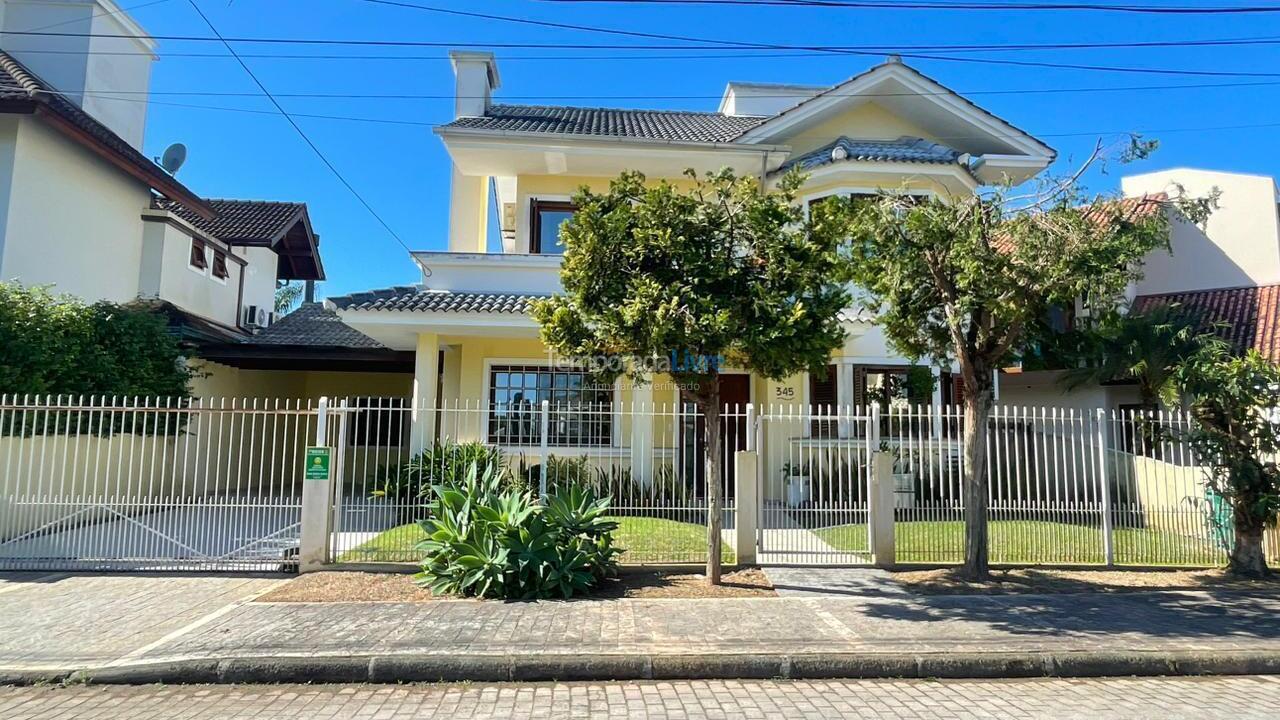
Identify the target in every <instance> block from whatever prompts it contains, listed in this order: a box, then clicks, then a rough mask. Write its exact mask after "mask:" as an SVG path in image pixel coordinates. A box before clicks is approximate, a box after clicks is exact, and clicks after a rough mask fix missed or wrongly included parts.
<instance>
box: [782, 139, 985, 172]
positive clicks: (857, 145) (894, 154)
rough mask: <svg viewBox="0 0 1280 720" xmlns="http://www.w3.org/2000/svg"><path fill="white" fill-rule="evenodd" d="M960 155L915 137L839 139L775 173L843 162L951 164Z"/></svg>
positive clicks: (793, 161) (800, 157)
mask: <svg viewBox="0 0 1280 720" xmlns="http://www.w3.org/2000/svg"><path fill="white" fill-rule="evenodd" d="M960 155H961V153H960V151H959V150H954V149H952V148H949V147H947V146H946V145H940V144H938V143H935V142H930V141H928V140H925V139H923V138H918V137H907V136H903V137H900V138H898V139H897V140H854V139H851V138H848V137H845V136H841V137H839V138H838V139H836V141H835V142H832V143H829V144H827V145H824V146H822V147H820V148H818V149H817V150H811V151H809V152H807V153H805V154H804V155H801V156H799V157H796V158H794V159H792V160H790V161H788V162H787V163H786V164H784V165H783V166H782V167H781V168H778V171H779V172H785V171H787V170H790V169H791V168H794V167H799V168H800V169H801V170H812V169H813V168H816V167H821V166H823V165H830V164H832V163H836V162H845V161H855V162H856V161H863V162H868V161H870V162H908V163H936V164H951V163H955V162H956V161H957V160H959V158H960Z"/></svg>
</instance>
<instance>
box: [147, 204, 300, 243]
mask: <svg viewBox="0 0 1280 720" xmlns="http://www.w3.org/2000/svg"><path fill="white" fill-rule="evenodd" d="M205 202H206V203H207V204H208V205H209V207H211V208H213V212H214V216H213V217H211V218H202V217H200V216H198V215H196V214H195V213H192V212H191V211H190V210H188V209H187V208H185V207H183V206H182V205H181V204H180V203H174V202H170V201H166V200H157V201H156V202H155V205H156V207H158V208H160V209H161V210H168V211H170V212H172V213H174V214H176V215H178V217H181V218H182V219H183V220H186V221H187V222H189V223H191V224H192V225H195V226H196V227H197V228H199V229H200V230H203V231H205V232H207V233H209V234H210V235H212V236H214V237H216V238H218V239H219V240H222V241H224V242H227V243H231V244H271V243H274V242H275V241H276V240H279V239H280V238H281V237H283V236H284V234H285V233H286V232H288V231H289V230H290V229H292V228H293V226H294V224H295V223H297V222H298V221H299V220H301V219H302V216H303V215H304V214H306V212H307V206H306V204H305V203H299V202H277V201H273V200H225V199H218V198H209V199H206V200H205Z"/></svg>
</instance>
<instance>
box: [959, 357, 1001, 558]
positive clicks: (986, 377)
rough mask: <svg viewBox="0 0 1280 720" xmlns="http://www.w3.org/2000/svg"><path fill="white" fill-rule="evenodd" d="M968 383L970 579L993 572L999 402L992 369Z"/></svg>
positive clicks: (966, 545) (966, 511) (965, 494)
mask: <svg viewBox="0 0 1280 720" xmlns="http://www.w3.org/2000/svg"><path fill="white" fill-rule="evenodd" d="M969 375H972V380H971V381H970V380H969V378H968V377H966V382H965V386H964V391H965V392H964V395H965V397H964V467H965V473H964V487H963V489H962V490H961V500H962V501H963V502H964V565H963V566H961V568H960V574H961V575H962V576H963V577H964V578H965V579H966V580H985V579H987V577H988V576H989V573H990V568H989V567H988V541H987V493H988V491H987V486H988V482H987V425H988V422H989V420H990V416H991V408H992V405H994V403H995V398H994V392H995V388H994V387H993V381H992V378H991V372H990V371H987V370H985V369H981V370H977V371H976V372H973V373H970V374H969Z"/></svg>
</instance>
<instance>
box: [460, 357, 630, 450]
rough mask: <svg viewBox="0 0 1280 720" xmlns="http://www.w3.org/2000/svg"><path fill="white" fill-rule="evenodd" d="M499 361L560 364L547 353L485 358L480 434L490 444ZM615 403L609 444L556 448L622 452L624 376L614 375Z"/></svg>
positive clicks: (522, 447) (521, 447)
mask: <svg viewBox="0 0 1280 720" xmlns="http://www.w3.org/2000/svg"><path fill="white" fill-rule="evenodd" d="M495 365H519V366H523V367H535V368H555V367H557V366H558V365H559V364H558V363H555V362H552V361H550V360H548V359H547V358H545V357H542V358H500V357H499V358H485V359H484V381H483V382H482V383H481V389H480V392H481V393H482V398H481V400H480V406H481V408H482V412H481V415H480V437H481V442H483V443H485V444H486V445H488V444H490V443H489V411H490V408H489V398H490V397H491V395H492V393H491V391H492V390H493V366H495ZM612 403H613V408H612V409H613V412H612V417H611V418H610V420H609V422H610V428H609V435H610V437H609V444H608V445H556V446H554V447H555V449H556V450H557V451H559V452H561V453H564V454H569V453H577V454H583V455H591V454H593V453H594V454H595V455H597V456H598V455H600V453H601V451H602V450H611V451H613V452H614V453H618V454H620V453H621V451H622V450H624V448H623V447H622V414H621V413H620V412H619V409H620V408H621V406H622V378H621V377H617V378H614V380H613V399H612ZM538 411H539V412H541V411H542V408H541V407H539V408H538ZM493 444H494V445H495V446H496V447H499V448H502V449H503V450H521V451H526V452H527V451H528V450H529V448H537V447H538V445H504V444H502V443H493ZM551 447H552V446H550V445H548V446H547V451H548V453H550V451H551Z"/></svg>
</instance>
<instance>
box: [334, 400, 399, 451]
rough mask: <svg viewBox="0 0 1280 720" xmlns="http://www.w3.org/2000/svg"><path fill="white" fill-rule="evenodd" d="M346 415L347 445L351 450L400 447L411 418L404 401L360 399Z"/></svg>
mask: <svg viewBox="0 0 1280 720" xmlns="http://www.w3.org/2000/svg"><path fill="white" fill-rule="evenodd" d="M350 403H351V404H350V407H352V408H358V409H357V410H355V411H354V412H351V413H348V415H347V444H348V445H349V446H351V447H400V441H401V438H402V437H403V436H404V434H405V423H406V422H407V421H408V417H409V414H408V412H407V411H406V406H405V401H404V398H386V397H357V398H352V399H351V400H350Z"/></svg>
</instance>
